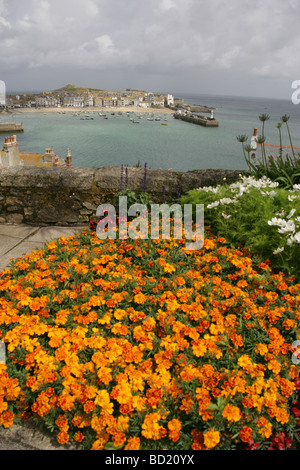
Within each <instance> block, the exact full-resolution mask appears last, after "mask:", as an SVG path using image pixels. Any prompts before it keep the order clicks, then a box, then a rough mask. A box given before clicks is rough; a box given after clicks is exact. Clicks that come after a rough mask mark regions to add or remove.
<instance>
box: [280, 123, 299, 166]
mask: <svg viewBox="0 0 300 470" xmlns="http://www.w3.org/2000/svg"><path fill="white" fill-rule="evenodd" d="M289 119H290V116H287V114H285V115H284V116H282V118H281V121H282V122H284V123H285V125H286V128H287V131H288V134H289V139H290V143H291V147H292V152H293V157H294V160H296V157H295V152H294V147H293V143H292V138H291V133H290V129H289V125H288V120H289Z"/></svg>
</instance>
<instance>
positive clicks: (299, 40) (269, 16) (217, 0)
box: [0, 0, 300, 98]
mask: <svg viewBox="0 0 300 470" xmlns="http://www.w3.org/2000/svg"><path fill="white" fill-rule="evenodd" d="M299 13H300V1H299V0H286V1H285V2H282V1H281V0H264V2H261V1H259V0H228V1H224V0H210V1H209V2H207V1H203V0H151V1H149V0H126V1H124V0H26V1H24V0H0V44H1V47H0V79H1V80H4V81H5V83H6V87H7V89H8V90H38V91H39V90H50V89H53V88H57V87H60V86H63V85H65V84H66V83H73V84H75V85H82V86H90V87H96V88H106V89H124V88H141V89H147V90H149V91H164V92H171V93H175V92H180V91H185V92H193V93H203V94H206V93H208V94H211V93H215V94H227V95H228V94H229V95H230V94H232V95H236V94H237V95H243V96H266V97H275V98H276V97H278V98H281V97H282V98H287V97H290V96H291V93H292V92H291V84H292V82H293V81H294V80H297V79H300V76H299V74H300V68H299V62H300V59H299V57H300V55H299V50H300V33H299V27H298V19H299Z"/></svg>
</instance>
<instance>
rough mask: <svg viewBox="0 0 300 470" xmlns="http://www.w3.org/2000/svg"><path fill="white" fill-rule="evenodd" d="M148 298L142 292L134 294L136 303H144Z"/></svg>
mask: <svg viewBox="0 0 300 470" xmlns="http://www.w3.org/2000/svg"><path fill="white" fill-rule="evenodd" d="M146 300H147V298H146V296H145V295H144V294H143V293H142V292H139V293H138V294H136V295H135V296H134V301H135V303H136V304H143V303H145V302H146Z"/></svg>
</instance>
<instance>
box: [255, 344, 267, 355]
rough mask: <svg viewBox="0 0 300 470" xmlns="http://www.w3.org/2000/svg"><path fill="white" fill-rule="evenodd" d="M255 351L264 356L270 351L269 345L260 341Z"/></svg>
mask: <svg viewBox="0 0 300 470" xmlns="http://www.w3.org/2000/svg"><path fill="white" fill-rule="evenodd" d="M255 352H256V354H260V355H261V356H264V355H265V354H267V352H268V346H267V345H266V344H263V343H258V344H257V345H256V347H255Z"/></svg>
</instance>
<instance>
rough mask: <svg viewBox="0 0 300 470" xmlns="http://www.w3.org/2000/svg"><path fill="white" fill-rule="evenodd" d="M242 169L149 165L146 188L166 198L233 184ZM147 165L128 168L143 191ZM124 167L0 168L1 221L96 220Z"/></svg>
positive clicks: (79, 222) (132, 181)
mask: <svg viewBox="0 0 300 470" xmlns="http://www.w3.org/2000/svg"><path fill="white" fill-rule="evenodd" d="M239 174H240V171H238V170H221V169H208V170H193V171H187V172H180V171H172V170H160V169H157V170H152V169H149V170H147V174H146V190H147V192H148V193H149V194H150V196H151V198H152V199H153V200H154V201H155V202H157V203H162V202H163V192H162V188H163V186H165V192H166V195H167V197H168V199H167V200H168V201H169V200H170V199H169V198H170V197H172V198H174V201H175V200H176V198H177V197H178V196H177V194H178V191H179V192H180V194H184V193H185V192H187V191H189V190H191V189H195V188H199V187H200V186H209V185H212V186H213V185H217V184H222V183H224V178H226V182H227V183H232V182H234V181H237V180H238V179H239ZM143 178H144V168H136V167H130V168H129V169H128V188H130V189H133V190H135V191H141V181H142V180H143ZM120 182H121V171H120V167H119V166H117V167H103V168H96V167H92V168H66V167H44V168H39V167H34V166H28V167H2V168H0V223H9V224H28V225H62V226H69V225H71V226H76V225H82V224H85V223H87V224H88V222H89V220H90V219H95V214H96V209H97V207H98V206H99V205H100V204H103V203H108V202H112V200H113V198H114V197H115V196H116V194H117V193H118V192H119V190H120Z"/></svg>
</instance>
